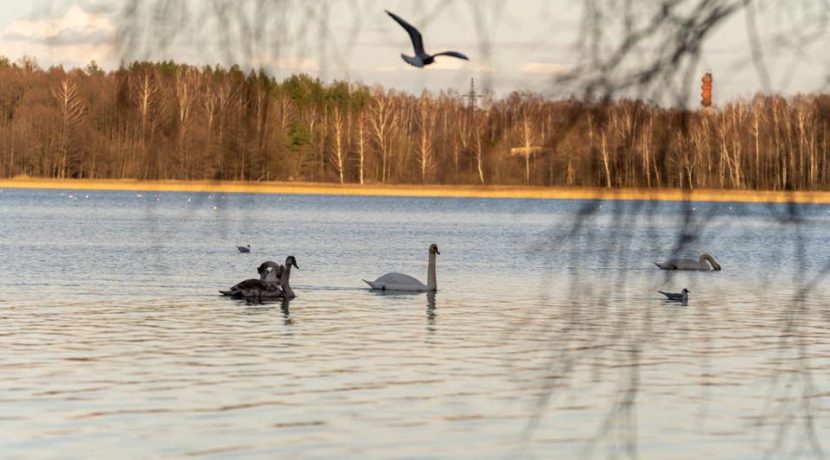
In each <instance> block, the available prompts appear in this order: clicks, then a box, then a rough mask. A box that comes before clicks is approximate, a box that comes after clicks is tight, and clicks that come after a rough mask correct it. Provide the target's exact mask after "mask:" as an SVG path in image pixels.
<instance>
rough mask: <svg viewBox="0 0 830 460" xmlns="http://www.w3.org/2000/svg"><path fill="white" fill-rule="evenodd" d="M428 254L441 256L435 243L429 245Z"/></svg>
mask: <svg viewBox="0 0 830 460" xmlns="http://www.w3.org/2000/svg"><path fill="white" fill-rule="evenodd" d="M429 253H430V254H438V255H439V256H440V255H441V253H440V252H438V245H437V244H435V243H433V244H431V245H429Z"/></svg>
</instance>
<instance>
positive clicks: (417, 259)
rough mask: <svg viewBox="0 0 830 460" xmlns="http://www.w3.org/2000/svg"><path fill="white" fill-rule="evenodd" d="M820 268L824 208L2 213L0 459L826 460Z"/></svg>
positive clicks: (824, 260) (826, 227)
mask: <svg viewBox="0 0 830 460" xmlns="http://www.w3.org/2000/svg"><path fill="white" fill-rule="evenodd" d="M684 234H685V235H686V238H682V236H683V235H684ZM681 240H682V241H684V244H683V245H682V247H681V249H680V250H679V253H680V254H682V255H684V256H691V257H697V255H699V254H700V253H701V252H709V253H711V254H712V255H714V256H715V258H716V259H717V260H718V261H719V262H720V263H721V265H722V266H723V271H721V272H717V273H690V272H682V273H668V272H662V271H660V270H658V269H656V268H655V267H654V266H653V265H652V263H651V262H652V261H654V260H661V259H664V258H667V257H668V256H669V255H671V254H672V252H673V251H674V250H675V249H676V248H677V246H678V242H679V241H681ZM433 242H434V243H437V244H438V246H439V248H440V250H441V255H440V256H439V258H438V286H439V292H438V293H437V294H436V295H434V296H428V295H426V294H417V295H381V294H377V293H373V292H370V291H369V290H367V289H366V286H365V285H364V284H363V282H362V281H361V278H367V279H374V278H375V277H377V276H378V275H381V274H383V273H385V272H388V271H402V272H405V273H409V274H412V275H415V276H417V277H418V278H420V279H422V280H425V279H426V262H427V248H428V246H429V244H430V243H433ZM249 243H250V244H251V246H252V247H253V250H252V253H251V254H239V253H238V252H237V251H236V248H235V246H236V245H237V244H249ZM287 255H294V256H296V258H297V261H298V264H299V266H300V270H297V271H294V272H292V286H294V289H295V291H296V292H297V294H298V298H297V299H295V300H293V301H292V302H290V304H281V303H270V304H264V305H253V304H246V303H245V302H243V301H233V300H228V299H227V298H222V297H220V296H219V295H218V292H217V290H218V289H224V288H227V287H229V286H230V285H232V284H234V283H236V282H237V281H240V280H242V279H245V278H251V277H256V276H257V273H256V267H257V266H258V265H259V263H261V262H262V261H264V260H267V259H274V260H277V261H279V262H280V263H282V261H283V260H284V258H285V257H286V256H287ZM829 262H830V207H826V206H798V207H788V206H783V205H780V206H768V205H745V204H744V205H739V204H729V203H725V204H706V203H695V204H683V203H659V204H653V203H642V202H601V203H600V202H594V203H588V202H580V201H537V200H489V199H426V198H367V197H334V196H328V197H320V196H285V195H243V194H239V195H234V194H229V195H223V194H195V193H194V194H190V193H135V192H92V191H90V192H85V191H59V190H38V191H23V190H11V189H6V190H3V191H2V192H0V427H2V429H0V452H1V453H2V454H1V455H0V456H2V458H57V457H60V458H172V457H215V458H361V459H365V458H660V459H664V458H674V459H700V458H719V459H757V458H762V457H766V458H781V457H788V458H823V457H825V456H826V455H825V452H826V451H827V450H828V449H830V441H828V440H830V288H828V280H827V279H826V277H825V275H826V273H825V272H824V271H823V270H826V269H827V264H828V263H829ZM684 287H686V288H688V289H689V290H690V291H691V292H692V294H691V301H690V303H689V305H688V306H685V307H684V306H680V305H679V304H672V303H667V302H665V301H663V300H662V299H661V296H660V295H659V294H658V293H657V292H656V291H657V290H658V289H661V290H670V291H675V292H677V291H679V290H680V289H682V288H684Z"/></svg>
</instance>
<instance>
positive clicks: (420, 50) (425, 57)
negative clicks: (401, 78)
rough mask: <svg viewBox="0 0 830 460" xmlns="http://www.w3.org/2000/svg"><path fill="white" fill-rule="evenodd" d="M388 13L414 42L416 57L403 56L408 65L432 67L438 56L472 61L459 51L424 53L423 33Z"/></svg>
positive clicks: (393, 14)
mask: <svg viewBox="0 0 830 460" xmlns="http://www.w3.org/2000/svg"><path fill="white" fill-rule="evenodd" d="M384 11H386V14H388V15H389V16H391V17H392V19H394V20H395V22H397V23H398V24H400V25H401V27H403V28H404V29H405V30H406V32H407V33H408V34H409V39H410V40H412V47H413V48H414V49H415V56H407V55H405V54H401V57H402V58H403V60H404V61H406V62H407V64H410V65H413V66H415V67H418V68H421V67H423V66H425V65H430V64H432V63H433V62H435V57H436V56H452V57H455V58H458V59H464V60H465V61H469V60H470V59H469V58H467V56H465V55H463V54H461V53H459V52H458V51H444V52H441V53H435V54H427V52H426V51H424V40H423V38H422V37H421V32H418V29H416V28H415V27H413V26H412V24H410V23H408V22H406V21H404V20H403V19H402V18H401V17H400V16H398V15H397V14H395V13H392V12H391V11H388V10H384Z"/></svg>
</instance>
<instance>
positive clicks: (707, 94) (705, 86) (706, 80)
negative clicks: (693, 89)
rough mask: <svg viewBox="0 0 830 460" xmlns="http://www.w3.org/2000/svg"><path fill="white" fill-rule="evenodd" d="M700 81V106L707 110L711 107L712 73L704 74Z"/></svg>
mask: <svg viewBox="0 0 830 460" xmlns="http://www.w3.org/2000/svg"><path fill="white" fill-rule="evenodd" d="M700 81H701V85H700V105H702V106H703V107H706V108H707V109H708V108H709V107H712V72H706V73H705V74H704V75H703V78H701V80H700Z"/></svg>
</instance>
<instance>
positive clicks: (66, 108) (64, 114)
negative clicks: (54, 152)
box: [52, 78, 86, 178]
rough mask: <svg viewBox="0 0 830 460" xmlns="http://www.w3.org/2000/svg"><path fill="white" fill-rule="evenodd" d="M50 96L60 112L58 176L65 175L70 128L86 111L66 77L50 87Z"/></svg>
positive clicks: (75, 88) (73, 85) (68, 152)
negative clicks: (56, 103)
mask: <svg viewBox="0 0 830 460" xmlns="http://www.w3.org/2000/svg"><path fill="white" fill-rule="evenodd" d="M52 97H54V98H55V100H56V101H57V102H58V106H59V107H60V112H61V134H60V139H61V142H60V152H61V153H60V163H59V165H58V171H59V172H58V177H60V178H65V177H67V159H68V158H69V155H70V148H71V135H72V128H73V127H74V126H75V125H76V124H77V123H79V122H80V121H81V119H82V117H83V116H84V114H85V113H86V104H85V103H84V101H83V99H82V98H81V96H80V95H79V94H78V87H77V86H76V85H75V84H74V83H72V82H71V81H70V80H69V79H68V78H63V79H62V80H61V82H60V85H58V86H57V87H54V88H52Z"/></svg>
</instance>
